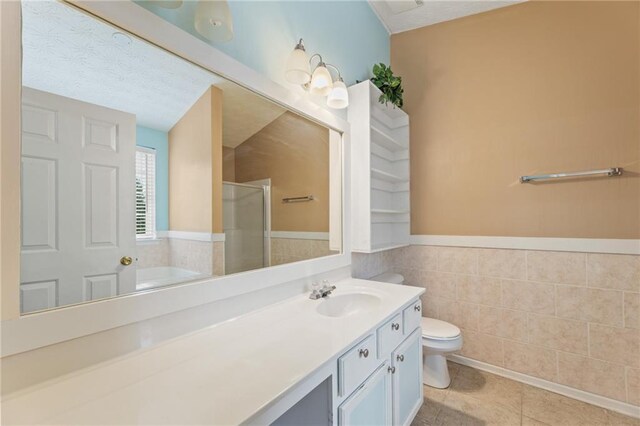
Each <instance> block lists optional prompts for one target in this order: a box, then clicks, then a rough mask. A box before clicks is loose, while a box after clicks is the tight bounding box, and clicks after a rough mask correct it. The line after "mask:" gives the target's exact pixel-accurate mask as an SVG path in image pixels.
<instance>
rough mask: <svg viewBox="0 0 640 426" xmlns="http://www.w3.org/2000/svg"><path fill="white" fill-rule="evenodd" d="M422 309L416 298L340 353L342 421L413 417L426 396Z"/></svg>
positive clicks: (347, 424)
mask: <svg viewBox="0 0 640 426" xmlns="http://www.w3.org/2000/svg"><path fill="white" fill-rule="evenodd" d="M420 310H421V305H420V301H419V300H415V301H413V302H412V303H411V304H410V305H408V306H405V307H404V309H401V310H399V311H398V312H397V313H395V314H394V315H393V316H392V317H391V319H390V320H388V321H386V322H385V323H384V324H383V325H381V326H380V327H378V328H377V329H376V331H375V332H374V333H371V334H370V335H369V336H367V337H366V338H365V339H364V340H362V341H361V342H360V343H359V344H358V345H356V346H355V347H353V348H352V349H351V350H349V351H348V352H347V353H345V354H344V355H343V356H341V357H340V358H339V359H338V390H339V393H340V396H342V397H343V398H344V399H343V402H342V403H341V404H340V406H339V407H338V425H339V426H356V425H390V424H393V425H394V426H396V425H397V426H405V425H409V424H410V423H411V421H412V420H413V418H414V417H415V414H416V413H417V412H418V409H419V408H420V406H421V405H422V397H423V395H422V341H421V338H422V332H421V329H420V321H419V320H418V321H416V320H415V318H414V317H415V316H419V315H420ZM372 347H374V348H377V351H376V352H377V353H375V352H374V351H372V349H371V348H372ZM358 379H359V380H358Z"/></svg>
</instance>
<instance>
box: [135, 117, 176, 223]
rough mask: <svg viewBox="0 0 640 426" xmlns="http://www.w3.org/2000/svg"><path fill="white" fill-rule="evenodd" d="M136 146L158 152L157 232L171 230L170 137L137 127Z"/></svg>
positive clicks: (158, 131) (160, 132)
mask: <svg viewBox="0 0 640 426" xmlns="http://www.w3.org/2000/svg"><path fill="white" fill-rule="evenodd" d="M136 145H138V146H144V147H146V148H153V149H155V150H156V230H158V231H168V230H169V135H168V134H167V132H162V131H160V130H155V129H149V128H148V127H142V126H136Z"/></svg>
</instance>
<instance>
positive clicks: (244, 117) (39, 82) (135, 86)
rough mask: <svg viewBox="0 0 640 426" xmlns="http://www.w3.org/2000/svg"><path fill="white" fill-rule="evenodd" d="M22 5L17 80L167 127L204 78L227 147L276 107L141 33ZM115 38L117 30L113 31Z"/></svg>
mask: <svg viewBox="0 0 640 426" xmlns="http://www.w3.org/2000/svg"><path fill="white" fill-rule="evenodd" d="M22 5H23V6H22V9H23V84H24V85H25V86H28V87H32V88H35V89H39V90H43V91H47V92H51V93H55V94H57V95H60V96H66V97H69V98H73V99H78V100H81V101H84V102H89V103H93V104H97V105H102V106H105V107H108V108H113V109H117V110H120V111H126V112H129V113H132V114H135V115H136V120H137V122H138V124H140V125H141V126H145V127H150V128H153V129H157V130H162V131H168V130H169V129H171V127H173V125H174V124H175V123H176V122H177V121H178V120H179V119H180V117H182V116H183V115H184V113H185V112H187V110H188V109H189V108H190V107H191V105H193V104H194V103H195V101H196V100H198V98H199V97H200V96H202V94H203V93H204V92H205V91H206V90H207V88H208V87H209V86H211V85H215V86H218V87H220V88H222V89H223V91H224V98H223V99H224V101H223V102H224V103H223V105H224V107H223V120H224V129H223V137H224V141H225V145H227V146H232V147H235V146H237V145H239V144H240V143H242V142H243V141H244V140H246V139H247V138H248V137H249V136H251V135H253V134H254V133H255V132H257V131H258V130H260V129H262V128H263V127H264V126H266V125H267V124H269V123H270V122H271V121H272V120H274V119H275V118H277V117H278V116H280V115H281V114H282V113H283V112H284V109H283V108H281V107H280V106H278V105H276V104H274V103H272V102H270V101H268V100H266V99H264V98H262V97H260V96H257V95H255V94H254V93H252V92H250V91H248V90H246V89H244V88H242V87H240V86H238V85H237V84H235V83H232V82H229V81H227V80H225V79H223V78H221V77H218V76H217V75H215V74H213V73H210V72H208V71H205V70H203V69H202V68H200V67H197V66H195V65H193V64H191V63H189V62H187V61H185V60H183V59H180V58H178V57H176V56H174V55H172V54H170V53H168V52H165V51H164V50H162V49H160V48H157V47H155V46H152V45H150V44H148V43H146V42H144V41H141V40H138V39H136V38H135V37H131V38H130V39H131V42H130V43H129V44H127V43H126V37H124V40H125V42H118V41H117V40H116V39H114V36H113V34H114V33H117V32H119V30H118V29H116V28H114V27H111V26H110V25H107V24H105V23H104V22H101V21H98V20H96V19H94V18H91V17H89V16H87V15H85V14H83V13H81V12H79V11H77V10H75V9H73V8H71V7H68V6H65V5H63V4H62V3H59V2H56V1H28V2H23V3H22ZM121 38H122V37H121Z"/></svg>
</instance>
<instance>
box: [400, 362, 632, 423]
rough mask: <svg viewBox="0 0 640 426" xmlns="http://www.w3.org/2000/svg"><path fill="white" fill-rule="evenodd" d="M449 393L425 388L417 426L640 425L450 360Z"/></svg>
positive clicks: (600, 409)
mask: <svg viewBox="0 0 640 426" xmlns="http://www.w3.org/2000/svg"><path fill="white" fill-rule="evenodd" d="M449 371H450V374H451V378H452V381H451V386H450V387H449V388H448V389H442V390H440V389H434V388H431V387H428V386H425V387H424V404H423V405H422V408H421V409H420V411H419V412H418V415H417V416H416V418H415V420H414V421H413V423H412V426H454V425H455V426H458V425H460V426H462V425H464V426H467V425H469V426H472V425H499V426H511V425H523V426H556V425H557V426H574V425H575V426H583V425H584V426H595V425H615V426H640V420H638V419H633V418H630V417H626V416H623V415H621V414H618V413H614V412H612V411H609V410H606V409H604V408H600V407H596V406H594V405H590V404H587V403H584V402H581V401H577V400H575V399H571V398H567V397H565V396H562V395H558V394H556V393H552V392H548V391H545V390H542V389H538V388H535V387H532V386H529V385H525V384H523V383H520V382H515V381H513V380H509V379H505V378H504V377H500V376H496V375H494V374H490V373H485V372H484V371H480V370H476V369H474V368H470V367H466V366H463V365H460V364H455V363H453V362H449Z"/></svg>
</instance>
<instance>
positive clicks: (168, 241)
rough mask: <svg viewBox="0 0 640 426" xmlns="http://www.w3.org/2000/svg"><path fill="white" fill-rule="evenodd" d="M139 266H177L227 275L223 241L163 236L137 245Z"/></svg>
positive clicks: (209, 273) (217, 274)
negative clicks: (225, 273) (225, 272)
mask: <svg viewBox="0 0 640 426" xmlns="http://www.w3.org/2000/svg"><path fill="white" fill-rule="evenodd" d="M136 250H137V258H138V265H137V267H138V268H153V267H157V266H175V267H178V268H184V269H189V270H191V271H196V272H200V273H202V274H207V275H211V274H212V273H213V275H216V276H222V275H224V242H220V241H217V242H205V241H192V240H183V239H178V238H161V239H158V240H156V241H148V242H144V243H139V244H137V246H136Z"/></svg>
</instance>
